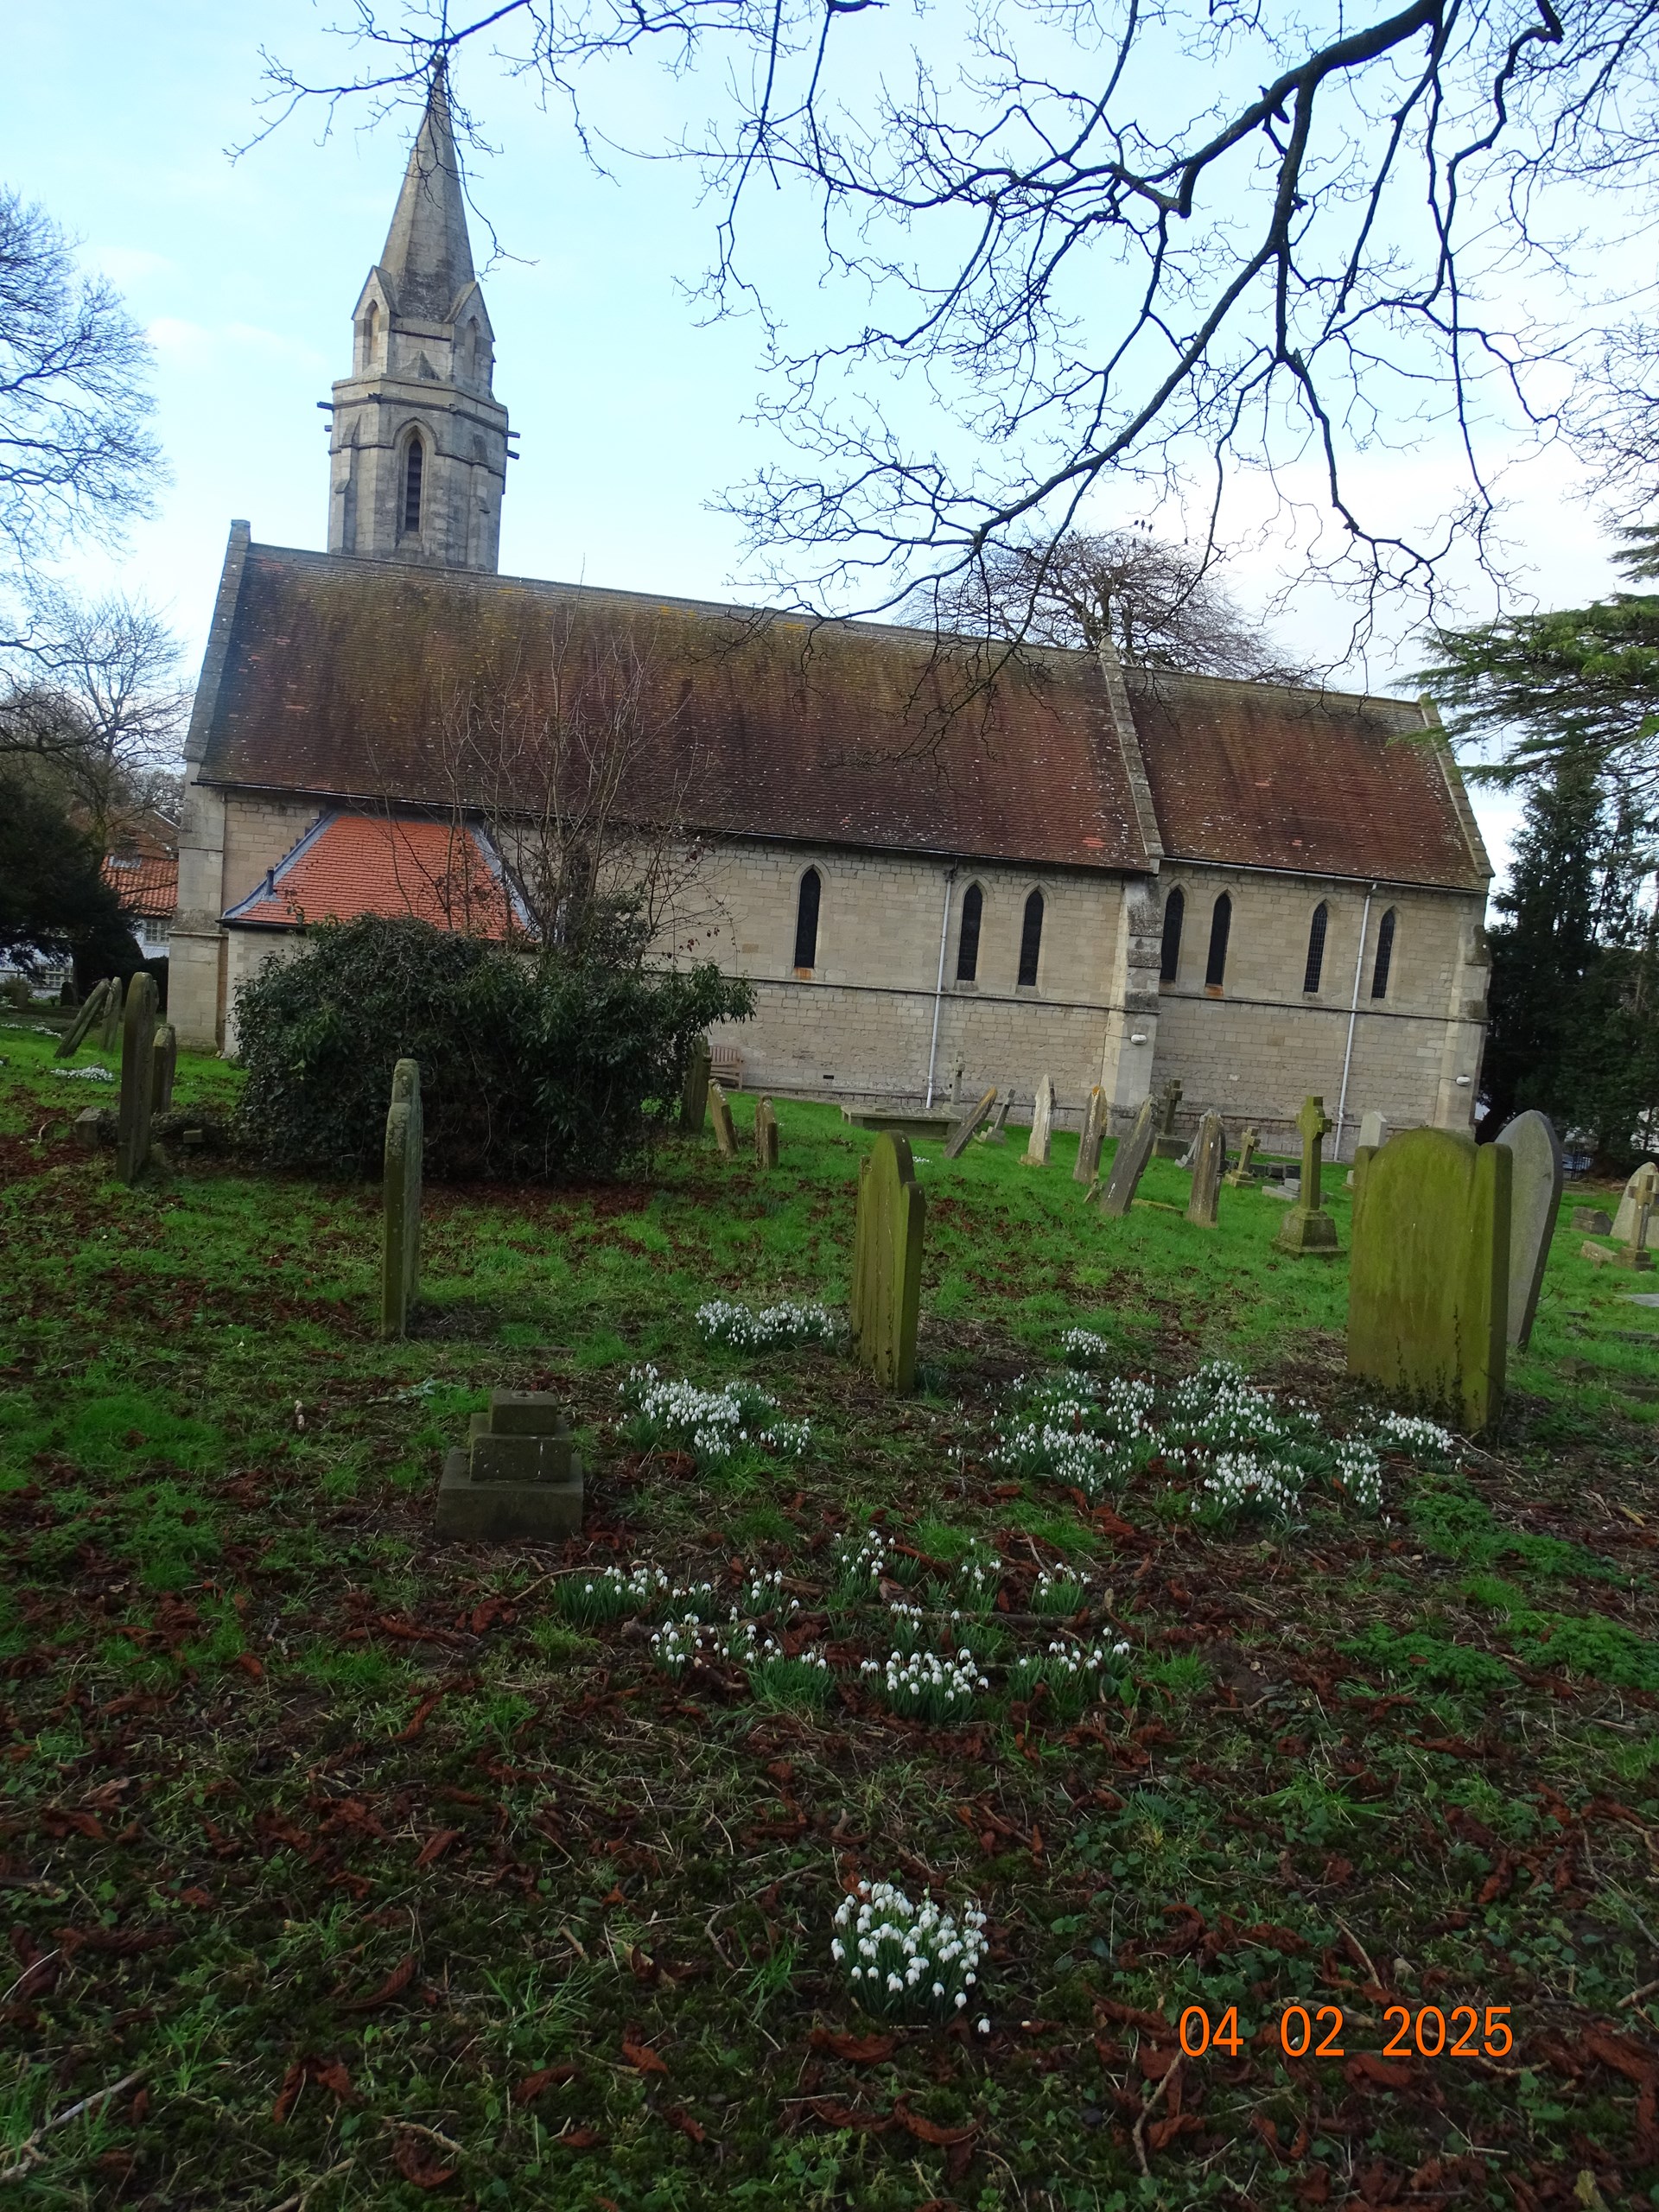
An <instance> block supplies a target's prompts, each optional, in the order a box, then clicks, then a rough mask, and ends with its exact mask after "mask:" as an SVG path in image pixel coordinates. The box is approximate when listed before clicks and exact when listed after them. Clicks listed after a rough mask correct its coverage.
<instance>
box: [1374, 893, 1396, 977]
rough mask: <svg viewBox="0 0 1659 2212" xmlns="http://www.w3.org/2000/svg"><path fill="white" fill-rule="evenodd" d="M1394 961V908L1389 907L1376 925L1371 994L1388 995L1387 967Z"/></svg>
mask: <svg viewBox="0 0 1659 2212" xmlns="http://www.w3.org/2000/svg"><path fill="white" fill-rule="evenodd" d="M1393 961H1394V908H1393V907H1392V906H1390V907H1389V911H1388V912H1387V913H1386V914H1384V915H1383V919H1382V921H1381V922H1380V923H1379V924H1378V925H1377V931H1376V967H1375V968H1373V969H1372V970H1371V996H1372V997H1373V998H1374V999H1385V998H1387V996H1388V995H1389V968H1390V966H1391V965H1392V964H1393Z"/></svg>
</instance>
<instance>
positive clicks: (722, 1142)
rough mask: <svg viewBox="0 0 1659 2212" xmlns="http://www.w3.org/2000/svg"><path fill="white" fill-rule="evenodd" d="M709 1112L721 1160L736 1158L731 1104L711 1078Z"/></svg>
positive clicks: (735, 1138) (735, 1136) (734, 1129)
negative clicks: (713, 1120)
mask: <svg viewBox="0 0 1659 2212" xmlns="http://www.w3.org/2000/svg"><path fill="white" fill-rule="evenodd" d="M709 1112H710V1113H711V1114H712V1115H713V1116H714V1117H715V1143H716V1144H717V1145H718V1146H719V1147H720V1156H721V1159H722V1160H735V1159H736V1157H737V1130H736V1128H735V1126H734V1123H733V1121H732V1102H731V1100H730V1099H729V1098H728V1096H726V1093H725V1092H724V1091H723V1090H721V1087H720V1085H719V1084H717V1083H716V1082H715V1081H714V1079H713V1078H712V1077H710V1079H709Z"/></svg>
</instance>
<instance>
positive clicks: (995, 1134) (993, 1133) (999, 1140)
mask: <svg viewBox="0 0 1659 2212" xmlns="http://www.w3.org/2000/svg"><path fill="white" fill-rule="evenodd" d="M1013 1103H1014V1096H1013V1094H1012V1092H1010V1094H1009V1095H1008V1096H1007V1097H1006V1098H1005V1099H1003V1101H1002V1103H1001V1105H999V1106H998V1108H997V1109H996V1119H995V1121H994V1122H992V1123H991V1126H990V1128H988V1129H987V1130H986V1132H985V1135H984V1139H983V1141H984V1142H985V1143H986V1144H1007V1141H1008V1133H1007V1129H1006V1128H1004V1127H1003V1123H1004V1122H1006V1121H1007V1118H1008V1109H1009V1107H1010V1106H1012V1105H1013Z"/></svg>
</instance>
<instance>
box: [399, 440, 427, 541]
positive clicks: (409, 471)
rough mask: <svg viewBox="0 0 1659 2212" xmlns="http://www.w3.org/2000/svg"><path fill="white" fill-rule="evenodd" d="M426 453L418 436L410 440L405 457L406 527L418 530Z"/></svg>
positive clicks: (406, 528)
mask: <svg viewBox="0 0 1659 2212" xmlns="http://www.w3.org/2000/svg"><path fill="white" fill-rule="evenodd" d="M424 464H425V454H424V451H423V448H422V445H421V442H420V440H419V439H418V438H411V439H410V442H409V451H408V453H407V454H405V455H404V529H405V530H406V531H408V530H418V529H419V528H420V526H421V471H422V468H423V466H424Z"/></svg>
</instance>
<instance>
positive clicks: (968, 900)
mask: <svg viewBox="0 0 1659 2212" xmlns="http://www.w3.org/2000/svg"><path fill="white" fill-rule="evenodd" d="M984 913H985V894H984V893H983V892H982V890H981V889H980V887H979V886H978V885H977V884H976V883H970V884H969V887H968V888H967V889H966V891H964V892H963V894H962V935H961V936H960V937H959V938H957V982H959V983H971V982H973V981H974V979H975V977H976V976H977V975H978V974H979V925H980V923H981V921H982V919H983V918H984Z"/></svg>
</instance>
